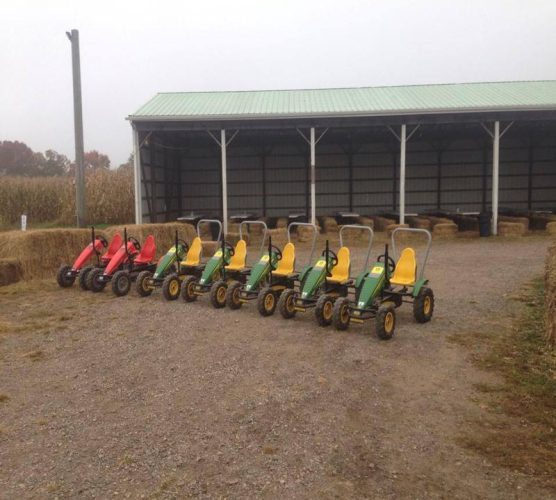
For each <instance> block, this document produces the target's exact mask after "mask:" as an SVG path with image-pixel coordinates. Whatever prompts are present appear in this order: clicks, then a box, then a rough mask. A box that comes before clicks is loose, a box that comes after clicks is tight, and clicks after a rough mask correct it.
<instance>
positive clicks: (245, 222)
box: [239, 220, 268, 255]
mask: <svg viewBox="0 0 556 500" xmlns="http://www.w3.org/2000/svg"><path fill="white" fill-rule="evenodd" d="M243 224H245V225H246V226H247V227H249V226H250V225H251V226H254V225H259V226H263V229H264V232H263V239H262V241H261V248H259V254H260V255H262V254H263V248H264V240H265V239H266V235H267V234H268V226H267V225H266V223H265V222H264V221H262V220H244V221H242V222H240V223H239V239H240V240H242V239H243V230H242V228H243Z"/></svg>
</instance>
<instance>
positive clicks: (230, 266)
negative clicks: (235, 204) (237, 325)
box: [181, 221, 266, 309]
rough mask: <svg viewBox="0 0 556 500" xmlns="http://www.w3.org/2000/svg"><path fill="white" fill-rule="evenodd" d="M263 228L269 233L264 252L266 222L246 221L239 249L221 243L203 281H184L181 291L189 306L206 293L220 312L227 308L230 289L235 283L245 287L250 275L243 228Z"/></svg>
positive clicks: (186, 279) (210, 261)
mask: <svg viewBox="0 0 556 500" xmlns="http://www.w3.org/2000/svg"><path fill="white" fill-rule="evenodd" d="M252 224H261V225H263V226H264V228H265V232H264V234H263V237H262V241H261V252H262V249H263V247H264V240H265V237H266V224H265V223H264V222H262V221H243V222H242V223H241V224H240V225H239V241H238V242H237V243H236V245H235V247H234V246H233V245H231V244H230V243H228V242H227V241H225V240H224V238H222V239H221V246H220V248H218V249H217V250H216V251H215V252H214V255H213V256H212V257H211V258H210V259H209V261H208V262H207V263H206V264H205V268H204V270H203V272H202V274H201V276H200V277H198V276H188V277H186V278H185V279H184V281H183V283H182V287H181V296H182V298H183V300H185V301H186V302H193V301H195V300H197V297H199V296H200V295H204V294H206V293H209V294H210V301H211V304H212V305H213V306H214V307H215V308H217V309H220V308H222V307H225V305H226V292H227V290H228V285H229V284H230V283H233V282H235V281H238V282H240V283H245V281H246V279H247V276H248V275H249V271H250V270H249V268H248V267H247V266H246V259H247V243H246V241H245V239H244V238H243V227H244V226H248V225H252Z"/></svg>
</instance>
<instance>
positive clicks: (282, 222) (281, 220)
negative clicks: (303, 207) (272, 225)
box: [276, 217, 288, 229]
mask: <svg viewBox="0 0 556 500" xmlns="http://www.w3.org/2000/svg"><path fill="white" fill-rule="evenodd" d="M283 227H288V218H287V217H278V219H277V220H276V229H281V228H283Z"/></svg>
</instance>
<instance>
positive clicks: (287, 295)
mask: <svg viewBox="0 0 556 500" xmlns="http://www.w3.org/2000/svg"><path fill="white" fill-rule="evenodd" d="M278 310H279V311H280V314H281V315H282V317H283V318H284V319H290V318H293V317H294V316H295V313H296V312H297V311H296V310H295V290H292V289H291V288H288V289H286V290H284V291H283V292H282V295H280V300H279V301H278Z"/></svg>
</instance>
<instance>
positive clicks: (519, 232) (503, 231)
mask: <svg viewBox="0 0 556 500" xmlns="http://www.w3.org/2000/svg"><path fill="white" fill-rule="evenodd" d="M524 234H525V226H524V225H523V224H522V223H521V222H499V223H498V236H504V237H508V236H510V237H511V236H523V235H524Z"/></svg>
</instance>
